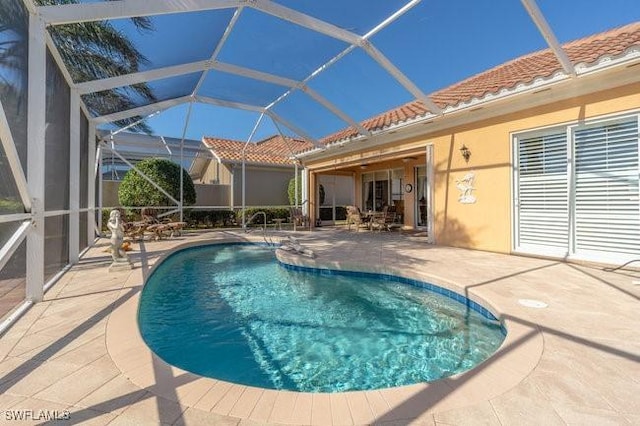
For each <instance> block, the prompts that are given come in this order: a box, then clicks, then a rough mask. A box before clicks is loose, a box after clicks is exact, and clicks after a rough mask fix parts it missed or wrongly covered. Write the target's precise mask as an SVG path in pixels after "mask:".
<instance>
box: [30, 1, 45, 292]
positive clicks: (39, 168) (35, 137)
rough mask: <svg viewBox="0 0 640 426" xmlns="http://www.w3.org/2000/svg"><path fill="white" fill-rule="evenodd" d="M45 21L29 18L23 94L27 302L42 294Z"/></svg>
mask: <svg viewBox="0 0 640 426" xmlns="http://www.w3.org/2000/svg"><path fill="white" fill-rule="evenodd" d="M45 33H46V30H45V22H44V20H42V19H41V18H40V16H38V15H37V14H35V15H34V14H30V15H29V90H28V94H27V138H28V145H27V163H28V167H27V182H28V184H29V194H30V195H31V197H32V199H31V213H32V214H33V216H32V219H33V229H32V230H31V232H29V235H28V236H27V264H28V265H29V267H28V268H27V290H26V296H27V299H30V300H32V301H33V302H39V301H41V300H42V297H43V295H44V249H45V246H44V238H45V236H44V226H45V220H44V208H45V172H44V170H45V162H46V159H45V150H44V145H45V128H46V122H45V114H46V92H47V89H46V72H45V70H46V69H47V47H46V40H45Z"/></svg>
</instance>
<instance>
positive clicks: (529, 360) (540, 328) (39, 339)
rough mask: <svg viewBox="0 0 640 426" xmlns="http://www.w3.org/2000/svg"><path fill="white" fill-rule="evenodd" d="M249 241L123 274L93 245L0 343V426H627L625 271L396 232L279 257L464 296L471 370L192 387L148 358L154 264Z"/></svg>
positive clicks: (153, 258)
mask: <svg viewBox="0 0 640 426" xmlns="http://www.w3.org/2000/svg"><path fill="white" fill-rule="evenodd" d="M255 234H257V233H255ZM255 234H244V233H240V232H221V231H219V232H210V233H198V234H190V235H187V236H184V237H181V238H176V239H171V240H163V241H157V242H156V241H145V242H142V243H140V244H139V245H138V244H134V246H133V247H134V249H135V250H134V251H133V252H132V254H131V256H132V259H133V260H134V262H135V269H133V270H132V271H120V272H113V273H108V272H107V271H108V266H109V263H110V261H109V259H110V257H109V256H108V253H107V252H106V251H105V249H106V247H107V243H106V241H102V242H99V244H97V245H96V246H95V247H93V248H91V249H90V250H89V251H88V252H87V253H86V254H85V255H84V256H83V258H82V259H81V262H80V263H79V264H78V265H75V266H74V267H73V268H71V270H70V271H69V272H67V273H66V274H65V275H64V276H63V277H62V278H61V279H60V281H59V282H58V283H56V284H55V285H54V286H53V287H52V288H51V290H50V291H49V292H48V293H47V294H46V295H45V301H44V302H42V303H39V304H37V305H35V306H34V307H32V308H31V309H30V310H29V311H28V312H27V313H26V314H25V315H24V316H23V317H22V318H20V319H19V320H18V322H17V323H16V324H15V325H14V326H13V327H12V328H11V329H10V330H9V331H8V332H7V333H5V334H4V335H3V336H2V337H0V423H1V422H5V421H6V422H9V423H13V424H20V422H10V421H9V420H10V417H11V416H13V415H14V414H15V413H17V412H19V411H20V410H22V411H24V410H35V412H37V411H38V410H57V411H58V412H61V411H63V410H68V411H69V412H70V413H69V417H70V418H69V420H67V421H63V422H59V423H58V424H79V423H85V422H86V423H87V424H96V425H100V424H113V425H117V424H132V425H133V424H135V425H143V424H189V425H195V424H215V425H238V424H240V425H262V424H300V425H305V424H319V425H325V424H327V425H328V424H339V425H349V424H373V423H375V424H396V425H404V424H424V425H435V424H442V425H445V424H446V425H457V424H460V425H462V424H496V425H499V424H518V425H520V424H536V425H538V424H545V425H546V424H640V414H638V413H640V314H639V313H640V304H639V301H640V285H635V284H633V282H634V281H638V280H640V272H632V271H628V270H625V271H617V272H605V271H603V270H602V268H600V267H595V266H582V265H575V264H567V263H563V262H558V261H554V260H544V259H533V258H525V257H518V256H507V255H500V254H495V253H487V252H480V251H471V250H464V249H455V248H450V247H439V246H429V245H427V244H426V243H425V241H424V238H423V237H420V236H411V235H406V234H402V235H401V234H399V233H371V232H359V233H355V232H349V233H348V232H347V231H345V230H343V229H340V228H334V229H322V230H320V231H317V232H311V233H305V232H298V233H295V235H296V237H297V238H299V241H300V242H301V244H302V245H303V246H304V247H306V248H310V249H312V250H313V251H314V252H315V253H316V254H317V256H316V258H315V259H308V258H306V257H304V256H296V255H294V254H291V253H284V254H283V256H287V257H288V259H286V258H283V260H284V261H287V262H292V263H296V264H305V265H314V266H317V267H329V268H331V269H348V270H354V269H355V270H368V271H371V270H373V271H378V272H394V273H400V274H402V275H405V276H411V277H415V278H418V279H422V280H424V281H428V282H431V283H434V284H437V285H440V286H443V287H446V288H450V289H452V290H456V291H458V292H459V293H461V294H465V295H467V296H468V297H469V298H471V299H472V300H475V301H478V302H479V303H481V304H482V305H483V306H485V307H487V308H489V309H490V310H491V311H492V312H493V313H494V314H496V315H498V316H500V317H501V318H502V319H503V320H504V322H505V324H506V327H507V329H508V331H509V333H508V335H507V339H506V340H505V342H504V344H503V345H502V346H501V348H500V350H499V351H498V353H497V354H495V355H494V356H493V357H491V358H490V359H489V360H487V361H486V362H485V363H483V364H481V365H480V366H478V367H476V368H474V369H472V370H470V371H468V372H466V373H463V374H460V375H457V376H454V377H451V378H448V379H445V380H441V381H438V382H434V383H431V384H418V385H413V386H405V387H401V388H394V389H385V390H379V391H367V392H346V393H339V394H306V393H296V392H279V391H272V390H263V389H257V388H252V387H248V386H239V385H232V384H229V383H226V382H221V381H216V380H213V379H208V378H203V377H200V376H197V375H195V374H191V373H188V372H185V371H182V370H180V369H178V368H175V367H171V366H169V365H167V364H166V363H164V362H163V361H162V360H160V359H159V358H157V357H156V356H154V355H153V354H152V353H151V351H150V350H149V349H148V348H147V347H146V345H145V344H144V342H143V341H142V339H141V338H140V335H139V332H138V327H137V321H136V312H137V304H138V298H139V295H140V290H141V289H142V285H143V283H144V280H145V278H146V277H147V276H148V274H149V273H150V271H151V270H152V268H153V265H154V264H155V263H156V262H157V261H158V260H159V259H160V258H162V256H163V255H165V254H166V253H168V252H169V251H170V250H171V249H173V248H175V247H178V246H180V245H183V244H194V243H195V244H197V243H201V242H207V241H211V242H216V241H217V242H221V241H225V240H229V241H242V240H250V241H262V237H261V236H260V235H255ZM288 234H289V233H287V232H280V231H276V232H271V233H270V235H271V236H272V238H273V239H274V240H276V241H277V240H279V239H280V238H281V237H284V236H285V235H288ZM309 262H311V263H309ZM519 299H533V300H539V301H542V302H544V303H546V304H548V307H546V308H543V309H535V308H528V307H525V306H522V305H521V304H519V303H518V300H519ZM7 410H8V411H7ZM44 422H45V421H44V420H42V419H40V420H32V421H30V423H35V424H41V423H44ZM23 423H24V422H23Z"/></svg>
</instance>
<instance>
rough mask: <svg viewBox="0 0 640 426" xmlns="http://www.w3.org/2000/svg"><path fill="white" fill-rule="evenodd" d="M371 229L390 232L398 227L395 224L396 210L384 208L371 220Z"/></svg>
mask: <svg viewBox="0 0 640 426" xmlns="http://www.w3.org/2000/svg"><path fill="white" fill-rule="evenodd" d="M372 221H373V222H372V229H374V228H375V229H377V230H378V231H382V230H383V229H384V230H385V231H391V230H392V229H395V228H397V227H399V226H400V224H398V223H396V209H395V207H394V206H384V207H383V208H382V213H381V214H380V215H376V216H374V218H373V219H372Z"/></svg>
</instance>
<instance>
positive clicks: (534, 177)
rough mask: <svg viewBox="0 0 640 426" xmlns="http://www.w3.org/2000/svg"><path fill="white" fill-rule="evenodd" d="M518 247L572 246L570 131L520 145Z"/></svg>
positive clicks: (555, 249) (549, 249) (560, 250)
mask: <svg viewBox="0 0 640 426" xmlns="http://www.w3.org/2000/svg"><path fill="white" fill-rule="evenodd" d="M517 160H518V169H517V170H518V176H517V178H518V179H517V214H518V222H517V225H518V226H517V243H516V244H517V249H518V250H520V251H526V252H534V253H546V254H549V255H564V254H566V253H567V251H568V248H569V203H568V194H567V182H568V179H567V137H566V132H565V131H564V130H563V131H562V132H558V133H554V134H549V135H544V136H536V137H530V138H521V139H519V140H518V145H517Z"/></svg>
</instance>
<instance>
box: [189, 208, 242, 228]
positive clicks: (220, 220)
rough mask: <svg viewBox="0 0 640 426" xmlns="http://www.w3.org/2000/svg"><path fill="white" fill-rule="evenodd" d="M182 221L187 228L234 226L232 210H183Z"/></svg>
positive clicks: (234, 220) (234, 219) (234, 217)
mask: <svg viewBox="0 0 640 426" xmlns="http://www.w3.org/2000/svg"><path fill="white" fill-rule="evenodd" d="M183 217H184V221H185V222H187V226H188V227H189V228H215V227H227V226H234V225H236V214H235V212H234V211H233V210H185V211H184V216H183Z"/></svg>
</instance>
